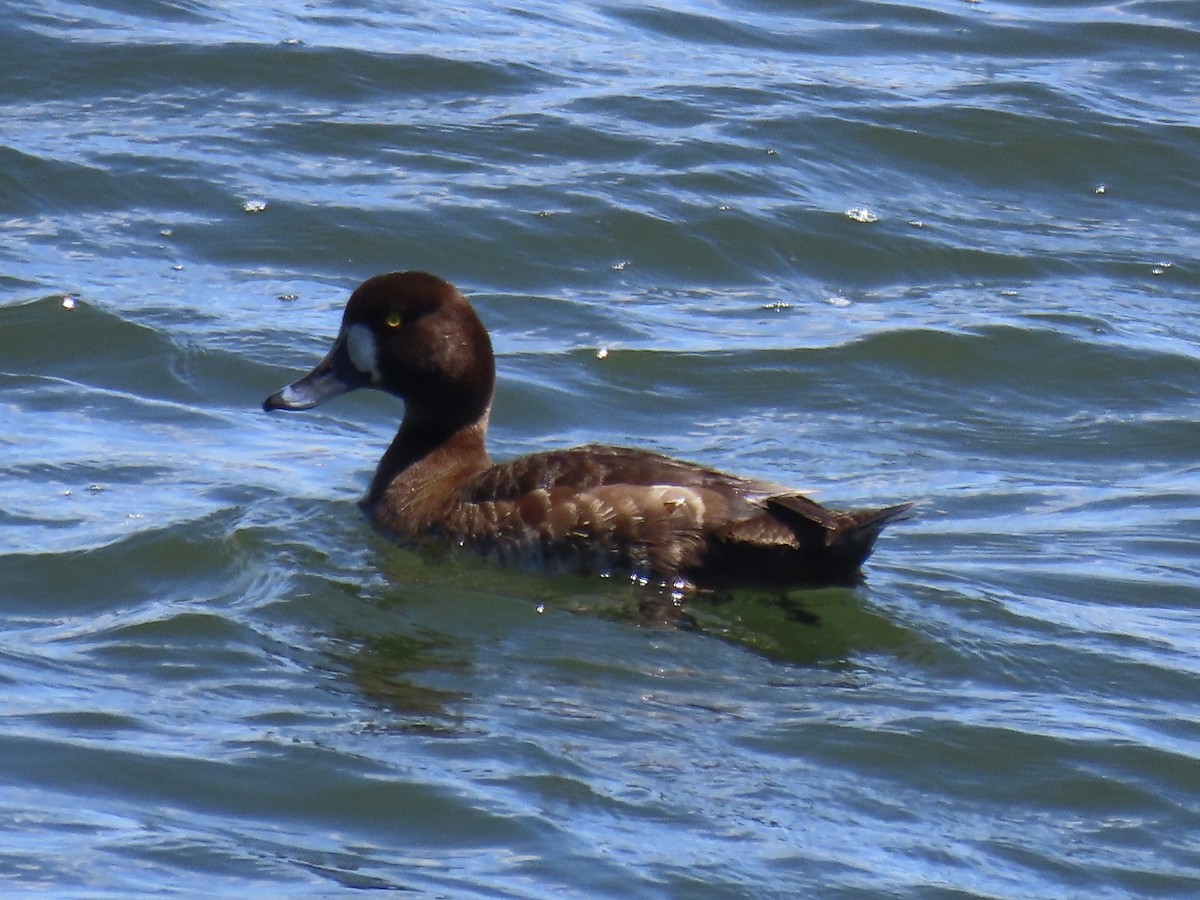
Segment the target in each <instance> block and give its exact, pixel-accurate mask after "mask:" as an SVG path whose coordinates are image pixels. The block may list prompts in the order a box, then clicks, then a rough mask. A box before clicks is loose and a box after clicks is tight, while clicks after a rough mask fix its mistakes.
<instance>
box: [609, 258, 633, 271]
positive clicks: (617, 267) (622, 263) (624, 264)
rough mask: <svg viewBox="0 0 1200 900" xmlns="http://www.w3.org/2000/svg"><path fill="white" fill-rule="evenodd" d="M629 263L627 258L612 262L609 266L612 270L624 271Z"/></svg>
mask: <svg viewBox="0 0 1200 900" xmlns="http://www.w3.org/2000/svg"><path fill="white" fill-rule="evenodd" d="M629 265H630V263H629V260H627V259H623V260H621V261H620V262H615V263H613V264H612V266H610V268H611V269H612V270H613V271H614V272H624V271H625V270H626V269H628V268H629Z"/></svg>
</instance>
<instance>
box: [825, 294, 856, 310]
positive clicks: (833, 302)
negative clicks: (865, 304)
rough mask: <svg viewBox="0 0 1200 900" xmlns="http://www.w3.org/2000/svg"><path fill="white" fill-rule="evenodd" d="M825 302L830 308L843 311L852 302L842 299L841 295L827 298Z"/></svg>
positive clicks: (845, 298)
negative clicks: (834, 307) (833, 307)
mask: <svg viewBox="0 0 1200 900" xmlns="http://www.w3.org/2000/svg"><path fill="white" fill-rule="evenodd" d="M825 302H826V303H828V304H829V305H830V306H836V307H838V308H839V309H844V308H845V307H847V306H849V305H850V304H851V302H853V301H851V300H850V299H849V298H847V297H843V296H842V295H841V294H837V295H835V296H833V297H827V298H826V299H825Z"/></svg>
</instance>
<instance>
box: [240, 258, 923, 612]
mask: <svg viewBox="0 0 1200 900" xmlns="http://www.w3.org/2000/svg"><path fill="white" fill-rule="evenodd" d="M494 385H495V361H494V357H493V354H492V348H491V342H490V340H489V338H488V335H487V332H486V330H485V329H484V327H483V325H482V323H481V322H480V321H479V319H478V317H477V316H476V315H475V312H474V310H473V309H472V308H471V306H470V304H469V303H468V302H467V300H466V298H465V297H463V295H462V294H461V293H460V292H459V291H457V290H456V289H455V288H454V287H453V286H452V285H450V284H449V283H447V282H445V281H443V280H442V279H440V278H437V277H436V276H433V275H429V274H427V273H422V272H397V273H392V274H390V275H379V276H376V277H375V278H372V279H369V280H368V281H366V282H364V283H363V284H362V285H361V286H360V287H359V288H358V289H357V290H356V291H355V292H354V294H353V295H352V296H351V298H350V301H349V302H348V304H347V306H346V311H345V314H344V315H343V320H342V327H341V330H340V331H339V334H338V337H337V338H336V340H335V341H334V345H333V348H332V349H331V350H330V352H329V354H328V355H327V356H326V357H325V358H324V359H323V360H322V361H321V362H320V363H319V364H318V365H317V367H316V368H315V369H313V371H312V372H310V373H309V374H308V375H306V376H305V377H304V378H301V379H300V380H299V381H297V382H295V383H293V384H291V385H289V386H287V387H285V388H284V389H283V390H281V391H279V392H277V393H275V394H272V395H271V396H270V397H268V398H267V400H266V401H265V402H264V404H263V406H264V408H265V409H267V410H273V409H308V408H310V407H312V406H315V405H317V404H318V403H320V402H323V401H324V400H326V399H328V398H329V397H332V396H335V395H337V394H340V393H343V392H345V391H348V390H353V389H355V388H359V387H376V388H380V389H383V390H386V391H389V392H391V393H393V394H396V395H398V396H400V397H401V398H402V399H403V400H404V402H405V414H404V418H403V420H402V422H401V425H400V430H399V432H398V433H397V435H396V437H395V439H394V440H393V441H392V444H391V446H390V447H389V448H388V450H387V452H386V453H385V454H384V456H383V459H382V460H381V461H380V463H379V466H378V468H377V469H376V472H375V475H374V478H373V479H372V481H371V486H370V488H369V489H368V491H367V493H366V495H365V496H364V497H363V500H362V504H363V507H364V508H365V509H366V510H367V511H368V513H369V514H370V516H371V518H372V519H373V520H374V521H375V522H376V523H377V524H378V525H379V526H381V527H382V528H384V529H386V530H387V531H388V532H390V533H391V534H393V535H394V536H395V537H396V538H397V539H398V540H400V541H402V542H405V543H418V542H424V541H429V540H433V541H441V542H445V543H448V544H454V545H459V546H463V547H467V548H469V549H471V550H473V551H475V552H477V553H479V554H482V555H485V556H488V557H490V558H493V559H496V560H498V561H500V562H503V563H508V564H518V565H524V566H534V567H544V568H549V569H552V570H558V571H570V572H576V573H582V574H603V575H629V576H631V577H633V578H635V579H638V580H642V581H646V582H654V583H659V584H664V585H667V586H670V587H673V588H676V589H688V588H693V587H699V588H709V587H725V586H735V585H739V584H759V585H771V586H778V587H789V586H796V587H800V586H819V585H844V584H853V583H855V582H856V581H858V580H859V579H860V578H861V565H862V563H863V561H864V560H866V558H867V557H868V556H869V555H870V553H871V549H872V547H873V545H874V542H875V538H876V537H877V536H878V535H879V533H880V531H881V530H882V529H883V528H884V526H885V525H887V524H888V523H889V522H891V521H894V520H895V519H897V518H900V517H902V516H903V515H904V514H905V513H906V512H907V511H908V510H909V509H910V507H911V504H901V505H898V506H891V507H887V508H884V509H873V510H860V511H855V512H841V511H837V510H832V509H828V508H826V507H823V506H821V505H819V504H817V503H816V502H814V501H812V500H810V499H808V498H807V497H805V496H803V495H802V494H798V493H796V492H794V491H790V490H788V489H786V488H783V487H780V486H778V485H775V484H772V483H770V482H765V481H759V480H756V479H749V478H741V477H739V476H736V475H729V474H726V473H724V472H719V471H716V470H714V469H709V468H705V467H703V466H698V465H694V464H692V463H687V462H683V461H680V460H677V459H672V458H671V457H667V456H663V455H660V454H657V453H651V452H647V451H644V450H634V449H628V448H624V447H609V446H602V445H589V446H583V447H575V448H571V449H565V450H553V451H549V452H544V453H535V454H531V455H528V456H522V457H519V458H517V459H514V460H510V461H508V462H503V463H493V462H492V461H491V459H490V458H489V456H488V453H487V448H486V437H487V420H488V413H489V411H490V407H491V400H492V392H493V389H494Z"/></svg>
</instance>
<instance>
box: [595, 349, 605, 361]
mask: <svg viewBox="0 0 1200 900" xmlns="http://www.w3.org/2000/svg"><path fill="white" fill-rule="evenodd" d="M596 359H608V348H607V347H601V348H600V349H599V350H597V351H596Z"/></svg>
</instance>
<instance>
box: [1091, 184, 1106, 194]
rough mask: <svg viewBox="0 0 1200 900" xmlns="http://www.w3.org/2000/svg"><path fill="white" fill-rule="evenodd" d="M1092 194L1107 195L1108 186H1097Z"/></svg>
mask: <svg viewBox="0 0 1200 900" xmlns="http://www.w3.org/2000/svg"><path fill="white" fill-rule="evenodd" d="M1092 193H1093V194H1107V193H1108V185H1105V184H1098V185H1096V187H1095V189H1094V190H1093V191H1092Z"/></svg>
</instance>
